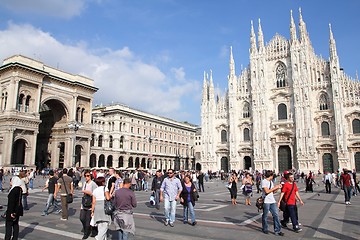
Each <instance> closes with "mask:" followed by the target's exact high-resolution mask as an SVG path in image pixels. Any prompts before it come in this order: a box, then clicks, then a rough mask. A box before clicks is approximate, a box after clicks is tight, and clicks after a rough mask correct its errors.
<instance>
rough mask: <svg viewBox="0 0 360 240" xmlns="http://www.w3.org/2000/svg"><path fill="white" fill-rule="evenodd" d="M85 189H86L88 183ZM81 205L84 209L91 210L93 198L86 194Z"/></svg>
mask: <svg viewBox="0 0 360 240" xmlns="http://www.w3.org/2000/svg"><path fill="white" fill-rule="evenodd" d="M84 189H86V183H85V187H84ZM81 204H82V206H83V207H84V208H91V206H92V196H90V195H89V194H84V196H82V198H81Z"/></svg>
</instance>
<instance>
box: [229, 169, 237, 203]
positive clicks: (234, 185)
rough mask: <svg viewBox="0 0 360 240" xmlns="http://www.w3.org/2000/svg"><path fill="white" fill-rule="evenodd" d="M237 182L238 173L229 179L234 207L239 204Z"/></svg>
mask: <svg viewBox="0 0 360 240" xmlns="http://www.w3.org/2000/svg"><path fill="white" fill-rule="evenodd" d="M237 182H238V178H237V177H236V173H233V174H232V176H231V177H230V179H229V185H230V184H231V187H230V188H229V191H230V197H231V203H232V205H236V204H237V202H236V197H237Z"/></svg>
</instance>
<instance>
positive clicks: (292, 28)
mask: <svg viewBox="0 0 360 240" xmlns="http://www.w3.org/2000/svg"><path fill="white" fill-rule="evenodd" d="M290 40H291V43H293V42H294V41H296V40H297V36H296V26H295V22H294V18H293V15H292V10H290Z"/></svg>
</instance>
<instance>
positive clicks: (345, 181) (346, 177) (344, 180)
mask: <svg viewBox="0 0 360 240" xmlns="http://www.w3.org/2000/svg"><path fill="white" fill-rule="evenodd" d="M340 181H341V186H342V189H344V193H345V204H346V205H350V204H351V203H350V198H351V190H352V181H351V176H350V174H349V170H347V169H346V168H344V169H343V174H341V176H340Z"/></svg>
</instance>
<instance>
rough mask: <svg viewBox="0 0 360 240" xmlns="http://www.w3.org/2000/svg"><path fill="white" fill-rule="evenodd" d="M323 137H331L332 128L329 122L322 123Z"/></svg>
mask: <svg viewBox="0 0 360 240" xmlns="http://www.w3.org/2000/svg"><path fill="white" fill-rule="evenodd" d="M321 136H330V127H329V123H328V122H325V121H324V122H322V123H321Z"/></svg>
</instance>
